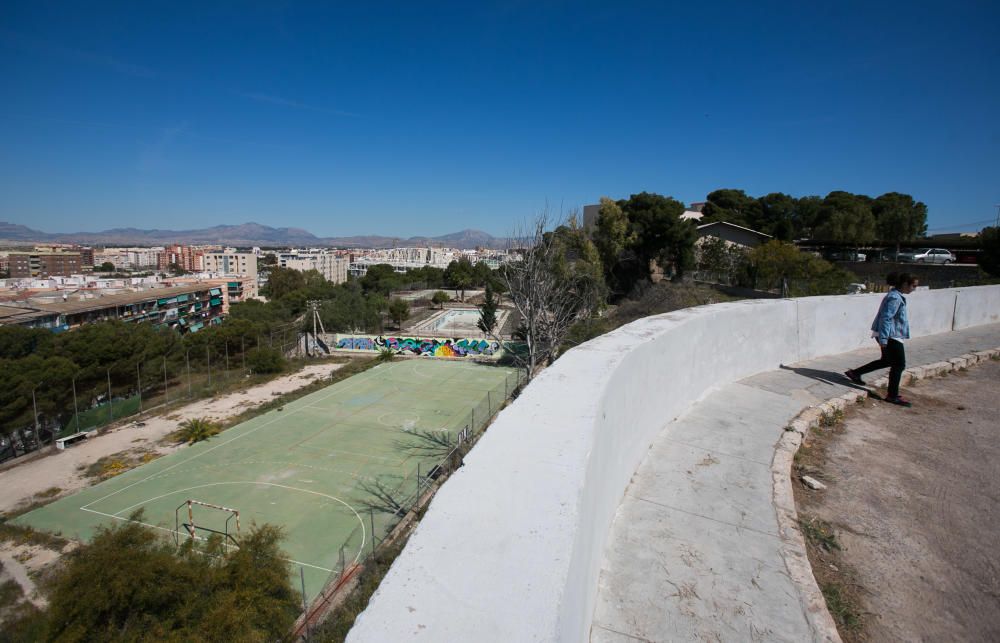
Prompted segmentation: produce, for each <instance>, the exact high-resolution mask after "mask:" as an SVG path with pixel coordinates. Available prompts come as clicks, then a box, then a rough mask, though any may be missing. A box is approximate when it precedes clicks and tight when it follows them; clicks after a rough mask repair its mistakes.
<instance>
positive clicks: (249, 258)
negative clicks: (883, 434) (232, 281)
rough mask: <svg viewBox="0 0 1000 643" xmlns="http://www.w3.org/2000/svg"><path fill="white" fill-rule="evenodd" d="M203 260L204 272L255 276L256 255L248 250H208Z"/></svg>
mask: <svg viewBox="0 0 1000 643" xmlns="http://www.w3.org/2000/svg"><path fill="white" fill-rule="evenodd" d="M203 262H204V270H205V271H206V272H216V273H219V274H222V275H243V276H246V277H253V278H254V279H256V278H257V255H254V254H250V253H248V252H247V253H243V252H208V253H205V256H204V259H203Z"/></svg>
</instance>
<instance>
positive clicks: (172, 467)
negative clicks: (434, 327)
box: [80, 364, 381, 509]
mask: <svg viewBox="0 0 1000 643" xmlns="http://www.w3.org/2000/svg"><path fill="white" fill-rule="evenodd" d="M379 366H381V364H380V365H379ZM377 369H378V366H376V367H375V368H372V369H371V370H370V371H365V372H364V373H360V375H365V374H367V373H372V372H374V371H376V370H377ZM366 381H367V380H366ZM354 384H355V385H358V384H361V380H358V381H356V382H354ZM330 386H331V387H334V386H336V384H331V385H330ZM348 386H350V384H349V385H348ZM346 388H347V387H345V388H344V389H341V390H345V389H346ZM339 392H340V391H334V392H331V393H330V394H329V395H326V396H325V397H323V398H321V399H324V400H325V399H327V398H328V397H331V396H333V395H335V394H336V393H339ZM310 407H311V405H303V406H301V407H299V408H296V409H293V410H292V411H291V413H286V414H283V415H278V414H275V417H274V418H273V419H271V420H269V421H268V422H264V423H263V424H261V425H260V426H258V427H255V428H253V429H249V430H247V431H245V432H244V433H241V434H240V435H237V436H236V437H234V438H232V439H230V440H226V441H225V442H220V443H219V444H216V445H215V446H213V447H209V448H208V449H205V450H204V451H202V452H201V453H198V454H196V455H193V456H191V457H190V458H187V459H186V460H182V461H180V462H178V463H177V464H172V465H170V466H169V467H167V468H166V469H163V470H162V471H157V472H156V473H154V474H152V475H150V476H147V477H146V478H143V479H142V480H138V481H136V482H133V483H132V484H130V485H127V486H125V487H122V488H121V489H119V490H118V491H113V492H111V493H109V494H108V495H106V496H103V497H101V498H98V499H97V500H92V501H90V502H88V503H87V504H85V505H84V506H83V507H80V509H85V508H87V507H89V506H90V505H93V504H96V503H98V502H101V501H102V500H106V499H108V498H110V497H111V496H115V495H118V494H119V493H121V492H123V491H125V490H127V489H131V488H132V487H134V486H136V485H140V484H142V483H144V482H147V481H149V480H151V479H153V478H154V477H156V476H158V475H160V474H162V473H166V472H167V471H170V470H172V469H176V468H177V467H179V466H181V465H184V464H187V463H188V462H191V461H192V460H196V459H197V458H200V457H201V456H203V455H205V454H207V453H211V452H212V451H215V450H216V449H218V448H219V447H223V446H225V445H227V444H231V443H233V442H235V441H236V440H240V439H242V438H245V437H246V436H248V435H252V434H254V433H256V432H257V431H259V430H261V429H263V428H264V427H266V426H270V425H272V424H274V423H275V422H277V421H278V420H283V419H284V418H287V417H288V416H289V415H293V414H295V413H298V412H299V411H301V410H303V409H307V408H310ZM271 413H274V411H271Z"/></svg>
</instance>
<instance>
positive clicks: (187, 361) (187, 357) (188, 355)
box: [184, 349, 191, 398]
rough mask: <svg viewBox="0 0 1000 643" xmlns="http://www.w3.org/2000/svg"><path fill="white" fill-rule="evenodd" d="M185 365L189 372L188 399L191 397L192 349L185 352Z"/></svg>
mask: <svg viewBox="0 0 1000 643" xmlns="http://www.w3.org/2000/svg"><path fill="white" fill-rule="evenodd" d="M184 363H185V364H186V365H187V372H188V397H189V398H190V397H191V349H188V350H186V351H184Z"/></svg>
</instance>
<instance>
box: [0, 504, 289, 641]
mask: <svg viewBox="0 0 1000 643" xmlns="http://www.w3.org/2000/svg"><path fill="white" fill-rule="evenodd" d="M130 518H131V520H133V521H135V522H126V523H123V524H119V525H115V526H113V527H111V528H107V529H103V528H102V529H100V530H99V531H98V533H97V535H96V536H95V537H94V540H93V542H92V543H91V544H89V545H83V546H81V547H80V548H79V549H77V550H76V551H74V552H73V553H71V554H69V555H68V556H67V557H66V558H67V559H66V566H65V567H64V568H63V570H62V571H61V572H60V573H59V574H58V576H57V577H56V578H55V579H54V581H53V585H52V592H51V594H50V596H49V605H50V607H49V608H48V609H47V610H45V611H42V612H36V613H34V614H31V615H28V616H27V617H26V618H25V621H24V622H19V623H13V624H12V625H13V629H14V631H15V632H18V633H19V637H18V638H21V637H25V638H23V639H22V640H33V641H66V642H77V641H80V642H82V641H262V642H263V641H275V640H281V639H282V638H283V637H284V636H285V635H286V634H287V633H288V630H289V628H290V627H291V625H292V623H293V622H294V620H295V618H296V616H297V615H298V612H299V608H300V605H301V603H300V601H301V596H300V595H299V594H298V593H296V592H295V590H294V589H293V587H292V585H291V577H290V569H289V567H288V563H286V562H285V561H284V559H283V554H282V552H281V550H280V548H279V544H280V541H281V537H282V534H281V530H280V529H279V528H277V527H274V526H272V525H262V526H259V527H256V526H255V527H252V528H251V529H250V532H249V533H248V534H247V535H246V536H245V537H244V538H242V539H241V541H240V547H239V548H238V549H234V550H230V551H226V550H225V548H224V547H223V546H222V544H221V541H220V540H219V539H218V538H216V539H214V540H211V539H210V540H209V542H208V544H207V545H205V546H204V547H205V548H204V550H199V549H197V548H196V546H194V545H192V544H191V543H190V542H188V543H186V544H185V545H184V546H183V547H181V549H180V550H179V551H178V550H177V548H176V547H175V545H174V543H173V541H171V540H169V539H165V538H161V537H160V536H159V535H158V534H156V533H154V532H153V530H152V529H149V528H148V527H145V526H143V525H141V524H139V521H141V520H142V513H141V512H138V513H136V514H133V515H132V516H130ZM206 554H207V555H206ZM6 625H7V624H5V627H6ZM29 632H30V638H28V636H29V635H27V634H26V633H29ZM18 638H15V639H14V640H18Z"/></svg>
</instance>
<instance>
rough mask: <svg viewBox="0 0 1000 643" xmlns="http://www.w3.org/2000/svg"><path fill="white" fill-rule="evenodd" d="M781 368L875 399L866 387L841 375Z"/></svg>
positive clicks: (813, 369) (829, 372)
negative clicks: (853, 390)
mask: <svg viewBox="0 0 1000 643" xmlns="http://www.w3.org/2000/svg"><path fill="white" fill-rule="evenodd" d="M781 368H782V369H783V370H786V371H792V372H793V373H795V374H796V375H801V376H802V377H808V378H809V379H812V380H816V381H817V382H823V383H824V384H830V385H835V386H846V387H848V388H853V389H855V390H857V391H864V392H865V393H868V395H870V396H873V397H877V395H875V393H874V392H873V390H872V389H871V388H869V387H867V386H861V385H860V384H855V383H854V382H852V381H851V380H849V379H848V378H847V376H846V375H844V374H843V373H836V372H834V371H822V370H819V369H817V368H802V367H792V366H785V365H784V364H782V365H781Z"/></svg>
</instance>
